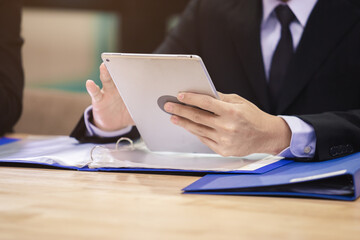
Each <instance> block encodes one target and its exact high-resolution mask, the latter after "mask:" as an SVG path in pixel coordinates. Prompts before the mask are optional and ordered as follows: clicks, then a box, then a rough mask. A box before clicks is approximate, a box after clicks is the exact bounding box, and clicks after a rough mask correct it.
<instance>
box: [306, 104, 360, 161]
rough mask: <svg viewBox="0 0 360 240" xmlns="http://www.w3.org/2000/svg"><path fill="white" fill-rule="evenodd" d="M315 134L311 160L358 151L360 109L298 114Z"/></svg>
mask: <svg viewBox="0 0 360 240" xmlns="http://www.w3.org/2000/svg"><path fill="white" fill-rule="evenodd" d="M299 117H300V118H301V119H302V120H304V121H305V122H307V123H309V124H311V125H312V126H313V127H314V129H315V134H316V152H315V157H314V159H313V160H318V161H319V160H320V161H322V160H328V159H333V158H338V157H342V156H345V155H349V154H351V153H355V152H359V151H360V110H359V109H356V110H351V111H345V112H326V113H321V114H314V115H303V116H299Z"/></svg>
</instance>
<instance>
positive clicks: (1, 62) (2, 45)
mask: <svg viewBox="0 0 360 240" xmlns="http://www.w3.org/2000/svg"><path fill="white" fill-rule="evenodd" d="M20 2H21V1H19V0H11V1H9V0H0V136H1V135H3V134H4V133H6V132H10V131H11V130H12V127H13V126H14V125H15V123H16V121H17V120H18V119H19V117H20V114H21V109H22V108H21V107H22V94H23V86H24V77H23V69H22V63H21V46H22V43H23V41H22V39H21V38H20V23H21V4H20Z"/></svg>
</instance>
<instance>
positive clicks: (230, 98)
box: [218, 92, 247, 104]
mask: <svg viewBox="0 0 360 240" xmlns="http://www.w3.org/2000/svg"><path fill="white" fill-rule="evenodd" d="M218 95H219V97H220V99H221V100H222V101H224V102H227V103H238V104H239V103H244V102H246V101H247V100H246V99H245V98H243V97H241V96H239V95H236V94H224V93H220V92H218Z"/></svg>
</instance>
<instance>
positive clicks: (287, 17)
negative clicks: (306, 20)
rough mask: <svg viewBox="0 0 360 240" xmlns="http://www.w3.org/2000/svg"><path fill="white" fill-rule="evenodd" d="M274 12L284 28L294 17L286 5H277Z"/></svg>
mask: <svg viewBox="0 0 360 240" xmlns="http://www.w3.org/2000/svg"><path fill="white" fill-rule="evenodd" d="M275 13H276V16H277V18H278V19H279V22H280V24H281V27H285V28H288V27H289V25H290V23H291V22H292V21H294V20H295V18H296V17H295V15H294V13H293V12H292V11H291V9H290V8H289V6H288V5H279V6H277V7H276V9H275Z"/></svg>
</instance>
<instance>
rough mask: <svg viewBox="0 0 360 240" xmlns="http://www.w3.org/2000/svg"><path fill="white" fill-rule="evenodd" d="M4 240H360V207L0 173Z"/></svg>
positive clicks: (27, 171) (129, 179)
mask: <svg viewBox="0 0 360 240" xmlns="http://www.w3.org/2000/svg"><path fill="white" fill-rule="evenodd" d="M0 176H1V178H0V203H1V204H0V239H6V240H11V239H22V240H26V239H37V240H41V239H46V240H47V239H52V240H53V239H61V240H63V239H101V240H106V239H157V240H159V239H164V240H169V239H181V240H184V239H206V240H208V239H216V240H219V239H326V240H329V239H359V237H360V201H356V202H341V201H329V200H315V199H297V198H276V197H246V196H245V197H244V196H211V195H184V194H181V188H183V187H185V186H187V185H188V184H190V183H192V182H194V181H195V180H197V179H198V177H189V176H171V175H154V174H131V173H105V172H78V171H71V170H53V169H31V168H13V167H0Z"/></svg>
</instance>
